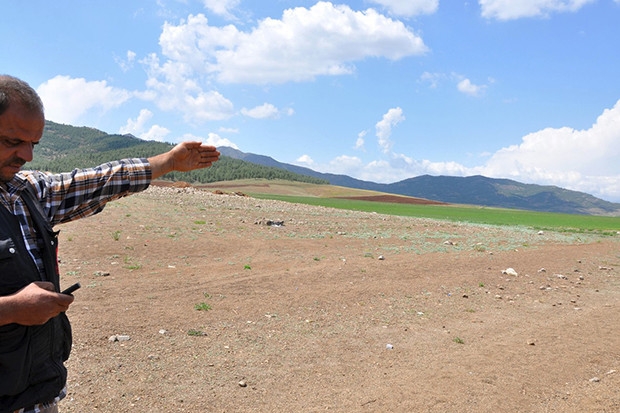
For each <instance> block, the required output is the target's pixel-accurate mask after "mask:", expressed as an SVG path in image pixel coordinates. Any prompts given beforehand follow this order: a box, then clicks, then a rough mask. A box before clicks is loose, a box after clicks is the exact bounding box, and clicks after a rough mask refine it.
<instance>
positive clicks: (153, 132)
mask: <svg viewBox="0 0 620 413" xmlns="http://www.w3.org/2000/svg"><path fill="white" fill-rule="evenodd" d="M152 117H153V112H151V111H150V110H148V109H142V110H141V111H140V114H139V115H138V117H137V118H136V119H131V118H129V119H127V123H126V124H125V126H122V127H121V128H120V129H119V131H118V133H121V134H127V133H130V134H132V135H134V136H136V137H138V138H140V139H143V140H145V141H158V142H163V141H164V139H165V138H166V136H168V135H169V134H170V130H169V129H167V128H165V127H163V126H159V125H152V126H151V127H150V128H149V129H148V130H147V131H146V132H145V131H144V130H145V128H146V124H147V123H148V121H149V120H151V118H152Z"/></svg>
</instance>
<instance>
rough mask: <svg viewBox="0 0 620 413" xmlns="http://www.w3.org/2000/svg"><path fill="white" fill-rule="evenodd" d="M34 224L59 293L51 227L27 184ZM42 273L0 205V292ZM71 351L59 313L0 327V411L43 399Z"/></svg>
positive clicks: (60, 380)
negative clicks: (33, 322) (44, 319)
mask: <svg viewBox="0 0 620 413" xmlns="http://www.w3.org/2000/svg"><path fill="white" fill-rule="evenodd" d="M21 196H22V200H24V202H25V204H26V206H27V207H28V210H29V211H30V215H31V218H32V220H33V222H34V224H35V228H36V231H37V235H38V237H39V238H40V239H39V240H38V241H39V245H40V250H41V255H42V258H43V262H44V264H45V274H46V279H45V281H51V282H52V283H54V286H55V288H56V291H60V280H59V275H58V270H57V268H58V267H57V263H58V259H57V244H58V237H57V233H55V232H54V231H53V230H52V227H51V225H50V223H49V220H48V219H47V217H45V215H44V212H43V210H42V208H41V206H40V204H39V203H38V201H37V199H36V196H35V194H34V188H32V187H31V186H30V185H29V184H28V185H27V189H25V190H24V191H23V192H22V195H21ZM34 281H41V275H40V274H39V271H38V270H37V267H36V265H35V263H34V261H33V259H32V257H31V256H30V254H29V253H28V250H27V249H26V245H25V242H24V239H23V237H22V233H21V230H20V227H19V221H18V219H17V217H15V216H14V215H13V214H11V213H10V212H9V211H8V210H7V209H6V208H5V207H4V206H0V296H6V295H10V294H13V293H15V292H17V291H18V290H20V289H22V288H24V287H25V286H27V285H28V284H30V283H31V282H34ZM70 351H71V327H70V325H69V320H68V319H67V316H66V315H65V314H64V313H61V314H60V315H58V316H57V317H54V318H52V319H51V320H49V321H48V322H47V323H45V324H43V325H40V326H29V327H27V326H22V325H19V324H8V325H4V326H0V413H5V412H12V411H14V410H17V409H20V408H22V407H28V406H32V405H34V404H37V403H42V402H47V401H50V400H53V399H54V398H55V397H57V396H58V395H59V394H60V392H61V390H62V389H63V388H64V386H65V384H66V380H67V369H66V368H65V366H64V361H65V360H67V359H68V358H69V352H70Z"/></svg>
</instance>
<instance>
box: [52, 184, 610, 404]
mask: <svg viewBox="0 0 620 413" xmlns="http://www.w3.org/2000/svg"><path fill="white" fill-rule="evenodd" d="M268 220H273V221H280V220H282V221H284V226H281V227H276V226H269V225H265V223H266V222H267V221H268ZM59 229H60V230H61V231H62V232H61V235H60V236H61V247H60V254H61V260H62V262H61V273H62V283H63V285H65V286H66V285H69V284H71V283H73V282H76V281H80V282H81V283H82V285H83V288H82V289H81V290H79V291H78V292H76V293H75V295H76V301H75V303H74V304H73V306H72V307H71V308H70V310H69V312H68V314H69V317H70V318H71V320H72V322H73V326H74V330H75V331H74V335H75V337H74V349H73V353H72V356H71V358H70V360H69V362H68V367H69V369H70V377H69V396H68V398H67V399H66V400H64V401H63V402H62V403H61V409H62V411H63V412H85V411H101V412H111V411H121V412H125V411H152V412H173V411H174V412H176V411H187V412H195V411H209V412H211V411H213V412H252V411H255V412H276V411H277V412H285V411H286V412H317V411H325V410H328V411H336V412H500V411H501V412H617V411H620V392H618V388H620V372H619V371H620V335H619V334H618V333H617V332H618V331H620V317H618V314H619V313H620V282H619V278H618V270H617V268H619V267H620V253H619V251H618V245H619V243H618V238H619V237H607V238H596V237H587V236H583V235H572V234H560V233H545V234H538V233H537V231H532V230H528V229H524V228H501V227H492V226H482V225H461V224H458V223H448V222H441V221H432V220H426V219H416V218H401V217H393V216H383V215H378V214H372V213H360V212H349V211H341V210H332V209H327V208H319V207H308V206H301V205H294V204H287V203H282V202H276V201H265V200H256V199H253V198H250V197H241V196H230V195H214V194H212V193H209V192H205V191H196V190H194V189H192V188H152V189H149V191H147V192H146V193H144V194H140V195H136V196H133V197H130V198H126V199H123V200H121V201H119V202H117V203H115V204H111V205H109V206H108V207H107V208H106V210H105V211H104V212H103V213H101V214H100V215H98V216H96V217H92V218H89V219H86V220H82V221H78V222H75V223H71V224H66V225H63V226H60V227H59ZM508 268H513V269H514V270H515V271H516V272H517V275H510V274H504V273H502V272H503V271H505V270H507V269H508ZM113 335H127V336H129V338H130V339H129V340H128V341H114V342H113V341H109V338H110V337H111V336H113Z"/></svg>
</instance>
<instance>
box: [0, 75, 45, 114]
mask: <svg viewBox="0 0 620 413" xmlns="http://www.w3.org/2000/svg"><path fill="white" fill-rule="evenodd" d="M14 104H21V105H22V106H23V107H25V108H26V109H28V110H30V111H32V112H38V113H40V114H41V115H43V114H44V110H43V102H42V101H41V98H40V97H39V95H38V94H37V92H36V91H35V90H34V89H33V88H31V87H30V85H29V84H28V83H26V82H24V81H23V80H21V79H18V78H16V77H13V76H9V75H0V115H2V114H3V113H4V112H5V111H6V110H7V109H8V108H9V107H10V106H11V105H14Z"/></svg>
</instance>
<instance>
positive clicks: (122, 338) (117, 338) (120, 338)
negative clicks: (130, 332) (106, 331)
mask: <svg viewBox="0 0 620 413" xmlns="http://www.w3.org/2000/svg"><path fill="white" fill-rule="evenodd" d="M129 340H131V337H129V336H127V335H123V334H114V335H112V336H110V337H109V338H108V341H110V342H115V341H129Z"/></svg>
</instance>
